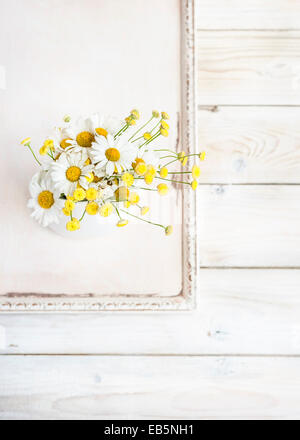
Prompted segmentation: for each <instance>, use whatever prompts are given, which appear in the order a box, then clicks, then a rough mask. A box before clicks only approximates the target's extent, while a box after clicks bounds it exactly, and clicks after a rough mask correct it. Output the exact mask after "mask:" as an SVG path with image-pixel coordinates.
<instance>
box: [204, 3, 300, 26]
mask: <svg viewBox="0 0 300 440" xmlns="http://www.w3.org/2000/svg"><path fill="white" fill-rule="evenodd" d="M196 10H197V25H198V28H199V29H299V27H300V3H299V1H298V0H244V1H242V2H241V1H240V0H197V9H196Z"/></svg>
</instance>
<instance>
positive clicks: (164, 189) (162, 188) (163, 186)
mask: <svg viewBox="0 0 300 440" xmlns="http://www.w3.org/2000/svg"><path fill="white" fill-rule="evenodd" d="M157 191H158V193H159V195H161V196H165V195H167V194H168V192H169V188H168V185H166V184H165V183H160V184H159V185H157Z"/></svg>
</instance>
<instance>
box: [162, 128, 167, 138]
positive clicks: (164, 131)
mask: <svg viewBox="0 0 300 440" xmlns="http://www.w3.org/2000/svg"><path fill="white" fill-rule="evenodd" d="M160 134H161V135H162V136H164V137H168V136H169V132H168V130H165V129H164V128H161V129H160Z"/></svg>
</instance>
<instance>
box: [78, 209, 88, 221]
mask: <svg viewBox="0 0 300 440" xmlns="http://www.w3.org/2000/svg"><path fill="white" fill-rule="evenodd" d="M85 214H86V207H85V208H84V213H83V214H82V216H81V217H80V219H79V221H80V222H81V221H82V220H83V218H84V216H85Z"/></svg>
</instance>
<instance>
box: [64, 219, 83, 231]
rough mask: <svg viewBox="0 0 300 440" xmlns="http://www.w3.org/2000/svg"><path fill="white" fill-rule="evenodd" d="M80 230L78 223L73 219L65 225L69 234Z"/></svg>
mask: <svg viewBox="0 0 300 440" xmlns="http://www.w3.org/2000/svg"><path fill="white" fill-rule="evenodd" d="M78 229H80V221H79V220H77V218H73V219H72V220H71V221H69V222H68V223H67V230H68V231H70V232H73V231H77V230H78Z"/></svg>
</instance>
